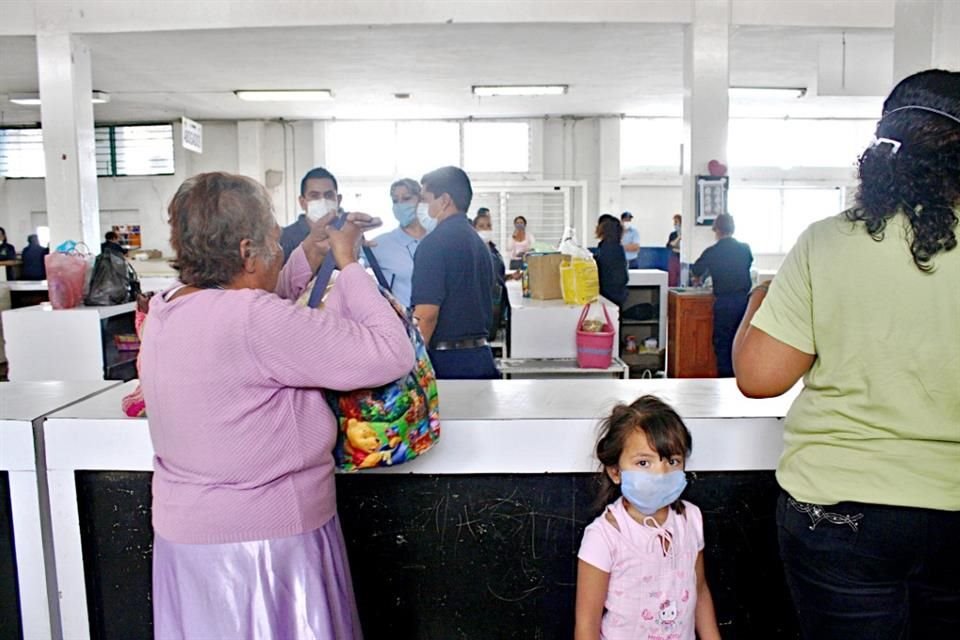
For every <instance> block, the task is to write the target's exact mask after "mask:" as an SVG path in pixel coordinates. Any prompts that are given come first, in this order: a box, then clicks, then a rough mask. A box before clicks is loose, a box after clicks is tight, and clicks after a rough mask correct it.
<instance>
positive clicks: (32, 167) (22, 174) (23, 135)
mask: <svg viewBox="0 0 960 640" xmlns="http://www.w3.org/2000/svg"><path fill="white" fill-rule="evenodd" d="M45 166H46V165H45V162H44V159H43V133H42V132H41V130H40V129H39V128H38V127H35V128H31V129H0V176H6V177H7V178H42V177H43V176H44V168H45Z"/></svg>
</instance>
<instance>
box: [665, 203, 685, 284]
mask: <svg viewBox="0 0 960 640" xmlns="http://www.w3.org/2000/svg"><path fill="white" fill-rule="evenodd" d="M681 221H682V218H681V217H680V214H674V216H673V231H671V232H670V236H669V237H668V238H667V249H670V255H669V256H668V257H667V286H670V287H677V286H679V285H680V222H681Z"/></svg>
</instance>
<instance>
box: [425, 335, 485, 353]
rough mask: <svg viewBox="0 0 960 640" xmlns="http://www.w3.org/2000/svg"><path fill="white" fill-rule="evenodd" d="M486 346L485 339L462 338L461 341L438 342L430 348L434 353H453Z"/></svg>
mask: <svg viewBox="0 0 960 640" xmlns="http://www.w3.org/2000/svg"><path fill="white" fill-rule="evenodd" d="M485 346H487V339H486V338H464V339H463V340H438V341H437V342H434V343H433V345H432V346H431V347H430V348H431V349H432V350H434V351H454V350H456V349H476V348H477V347H485Z"/></svg>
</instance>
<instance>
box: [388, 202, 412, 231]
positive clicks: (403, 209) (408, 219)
mask: <svg viewBox="0 0 960 640" xmlns="http://www.w3.org/2000/svg"><path fill="white" fill-rule="evenodd" d="M393 217H394V218H396V219H397V222H399V223H400V226H401V227H409V226H410V225H411V224H413V222H414V221H415V220H416V219H417V203H416V202H394V203H393Z"/></svg>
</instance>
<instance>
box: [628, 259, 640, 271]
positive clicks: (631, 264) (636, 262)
mask: <svg viewBox="0 0 960 640" xmlns="http://www.w3.org/2000/svg"><path fill="white" fill-rule="evenodd" d="M639 268H640V258H631V259H630V260H627V269H639Z"/></svg>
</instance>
